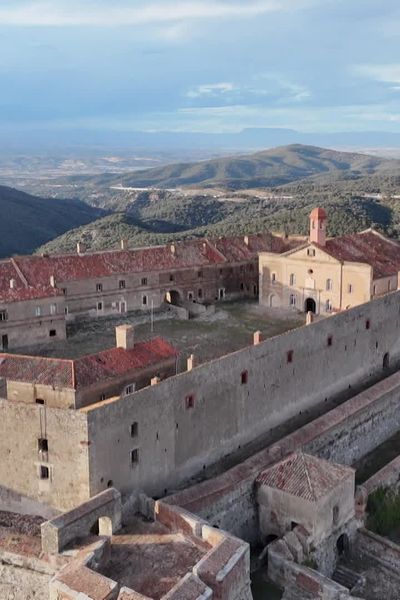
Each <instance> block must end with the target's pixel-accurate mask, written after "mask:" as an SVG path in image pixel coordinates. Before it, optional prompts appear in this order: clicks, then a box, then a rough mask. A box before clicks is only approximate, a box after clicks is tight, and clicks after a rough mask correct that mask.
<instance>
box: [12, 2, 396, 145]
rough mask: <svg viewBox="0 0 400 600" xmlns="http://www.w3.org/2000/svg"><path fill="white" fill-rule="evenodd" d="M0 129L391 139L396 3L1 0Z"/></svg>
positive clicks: (394, 117)
mask: <svg viewBox="0 0 400 600" xmlns="http://www.w3.org/2000/svg"><path fill="white" fill-rule="evenodd" d="M0 86H1V87H0V92H1V93H0V135H1V133H3V134H4V133H5V132H24V131H25V132H26V131H31V132H32V131H33V132H37V134H38V135H40V132H43V131H53V132H59V133H60V135H61V136H62V132H63V131H64V132H65V131H67V130H70V129H81V130H92V131H109V132H113V131H114V132H120V131H125V132H126V131H147V132H150V131H151V132H160V131H174V132H202V133H205V132H209V133H229V132H238V131H241V130H242V129H246V128H253V127H255V128H257V127H277V128H278V127H282V128H291V129H296V130H298V131H303V132H317V133H320V132H339V131H389V132H397V133H400V2H399V1H398V0H379V1H378V0H84V1H77V0H48V1H46V0H0Z"/></svg>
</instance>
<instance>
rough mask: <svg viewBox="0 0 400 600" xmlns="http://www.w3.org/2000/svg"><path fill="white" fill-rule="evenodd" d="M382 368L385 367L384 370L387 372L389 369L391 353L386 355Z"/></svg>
mask: <svg viewBox="0 0 400 600" xmlns="http://www.w3.org/2000/svg"><path fill="white" fill-rule="evenodd" d="M382 366H383V370H384V371H387V370H388V368H389V367H390V355H389V352H386V354H385V355H384V357H383V361H382Z"/></svg>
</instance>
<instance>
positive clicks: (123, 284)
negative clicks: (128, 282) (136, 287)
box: [118, 279, 125, 290]
mask: <svg viewBox="0 0 400 600" xmlns="http://www.w3.org/2000/svg"><path fill="white" fill-rule="evenodd" d="M118 287H119V289H120V290H124V289H125V279H120V280H119V282H118Z"/></svg>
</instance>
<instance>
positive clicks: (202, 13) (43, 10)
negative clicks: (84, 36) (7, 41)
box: [0, 0, 318, 27]
mask: <svg viewBox="0 0 400 600" xmlns="http://www.w3.org/2000/svg"><path fill="white" fill-rule="evenodd" d="M317 3H318V0H246V1H245V2H238V1H237V0H234V1H232V0H231V1H229V0H170V1H162V0H159V1H158V2H153V3H151V2H148V1H146V0H141V2H137V0H130V1H128V2H121V0H117V1H116V2H113V3H112V5H110V3H109V2H108V1H107V2H102V1H97V2H96V1H95V0H89V1H86V0H85V1H83V0H81V1H79V0H69V1H68V0H51V1H50V0H28V1H27V2H21V1H20V0H14V1H13V2H12V3H11V2H8V3H6V5H4V2H2V6H1V7H0V25H13V26H27V27H34V26H54V27H56V26H89V27H90V26H94V27H96V26H105V27H108V26H124V25H145V24H157V23H169V22H179V21H187V20H199V19H225V18H251V17H257V16H259V15H263V14H266V13H271V12H282V11H291V10H299V9H302V8H305V7H308V6H312V5H314V4H317ZM134 4H136V6H133V5H134Z"/></svg>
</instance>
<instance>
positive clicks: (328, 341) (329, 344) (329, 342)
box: [327, 335, 333, 346]
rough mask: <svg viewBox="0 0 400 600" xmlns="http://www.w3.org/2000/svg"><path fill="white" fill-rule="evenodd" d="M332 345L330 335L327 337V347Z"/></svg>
mask: <svg viewBox="0 0 400 600" xmlns="http://www.w3.org/2000/svg"><path fill="white" fill-rule="evenodd" d="M332 344H333V337H332V336H331V335H328V339H327V345H328V346H332Z"/></svg>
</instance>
